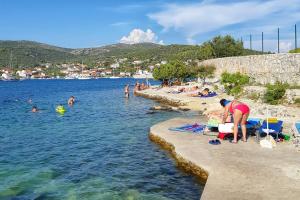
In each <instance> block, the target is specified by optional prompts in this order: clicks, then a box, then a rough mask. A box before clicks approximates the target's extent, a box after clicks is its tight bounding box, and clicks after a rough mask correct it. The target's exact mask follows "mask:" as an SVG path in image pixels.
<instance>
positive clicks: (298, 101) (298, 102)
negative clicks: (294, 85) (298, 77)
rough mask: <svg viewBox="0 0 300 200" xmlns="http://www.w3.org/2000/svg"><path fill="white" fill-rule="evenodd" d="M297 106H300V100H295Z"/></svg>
mask: <svg viewBox="0 0 300 200" xmlns="http://www.w3.org/2000/svg"><path fill="white" fill-rule="evenodd" d="M295 104H296V105H299V106H300V98H297V99H295Z"/></svg>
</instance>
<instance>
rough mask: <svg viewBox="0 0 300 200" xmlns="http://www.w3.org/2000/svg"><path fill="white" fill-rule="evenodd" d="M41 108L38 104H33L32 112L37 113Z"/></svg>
mask: <svg viewBox="0 0 300 200" xmlns="http://www.w3.org/2000/svg"><path fill="white" fill-rule="evenodd" d="M38 111H39V109H38V108H37V107H36V106H32V109H31V112H33V113H36V112H38Z"/></svg>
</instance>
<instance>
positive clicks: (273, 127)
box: [259, 120, 283, 139]
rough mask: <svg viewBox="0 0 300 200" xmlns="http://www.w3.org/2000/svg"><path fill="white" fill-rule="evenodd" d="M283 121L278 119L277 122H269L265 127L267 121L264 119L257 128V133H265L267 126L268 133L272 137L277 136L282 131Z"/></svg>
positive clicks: (264, 134)
mask: <svg viewBox="0 0 300 200" xmlns="http://www.w3.org/2000/svg"><path fill="white" fill-rule="evenodd" d="M282 125H283V121H281V120H278V122H277V123H269V127H267V121H266V120H264V122H263V124H262V125H261V127H260V128H259V133H260V135H261V136H262V137H264V136H266V135H267V133H266V132H267V128H269V135H271V136H273V137H274V138H276V139H277V138H278V134H280V133H281V131H282Z"/></svg>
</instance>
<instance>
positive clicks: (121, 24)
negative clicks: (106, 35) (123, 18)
mask: <svg viewBox="0 0 300 200" xmlns="http://www.w3.org/2000/svg"><path fill="white" fill-rule="evenodd" d="M129 24H130V23H129V22H116V23H112V24H110V25H111V26H126V25H129Z"/></svg>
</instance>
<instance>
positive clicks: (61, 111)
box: [55, 106, 66, 114]
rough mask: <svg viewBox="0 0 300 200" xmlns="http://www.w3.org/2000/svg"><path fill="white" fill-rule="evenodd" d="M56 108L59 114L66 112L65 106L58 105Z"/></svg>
mask: <svg viewBox="0 0 300 200" xmlns="http://www.w3.org/2000/svg"><path fill="white" fill-rule="evenodd" d="M55 110H56V112H58V113H59V114H64V113H65V112H66V109H65V108H64V107H63V106H57V107H56V109H55Z"/></svg>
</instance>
